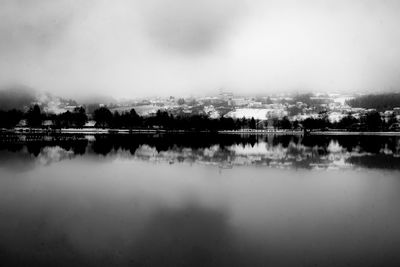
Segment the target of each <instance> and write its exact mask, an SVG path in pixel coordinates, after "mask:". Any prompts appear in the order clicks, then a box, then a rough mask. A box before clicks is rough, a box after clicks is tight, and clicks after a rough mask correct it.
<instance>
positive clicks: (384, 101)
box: [346, 93, 400, 111]
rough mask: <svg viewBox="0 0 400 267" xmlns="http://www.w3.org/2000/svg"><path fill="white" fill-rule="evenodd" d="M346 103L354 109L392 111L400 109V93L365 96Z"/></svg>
mask: <svg viewBox="0 0 400 267" xmlns="http://www.w3.org/2000/svg"><path fill="white" fill-rule="evenodd" d="M346 103H347V104H349V105H350V106H352V107H354V108H367V109H370V108H374V109H376V110H378V111H385V110H391V109H393V108H395V107H400V93H388V94H374V95H372V94H371V95H364V96H359V97H356V98H354V99H351V100H348V101H346Z"/></svg>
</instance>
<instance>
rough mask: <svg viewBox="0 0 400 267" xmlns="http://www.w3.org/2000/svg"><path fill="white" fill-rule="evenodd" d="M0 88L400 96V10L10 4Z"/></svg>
mask: <svg viewBox="0 0 400 267" xmlns="http://www.w3.org/2000/svg"><path fill="white" fill-rule="evenodd" d="M0 19H1V21H0V85H9V84H23V85H26V86H30V87H32V88H36V89H39V90H45V91H49V92H52V93H55V94H59V95H66V96H78V95H82V94H84V95H88V94H92V93H96V94H105V95H111V96H114V97H117V98H124V97H125V98H131V97H142V96H154V95H162V96H167V95H175V96H179V95H184V96H188V95H202V94H206V93H213V92H214V93H215V92H218V90H219V89H223V90H229V91H233V92H235V93H241V94H242V93H247V94H255V93H266V94H268V93H276V92H285V91H296V92H302V91H308V90H313V91H322V92H325V91H342V92H343V91H346V92H347V91H362V92H366V91H368V92H378V91H383V90H385V91H387V90H392V91H399V88H400V1H398V0H387V1H385V0H376V1H368V0H364V1H361V0H360V1H358V0H343V1H341V0H326V1H324V0H315V1H313V0H304V1H296V0H292V1H290V0H287V1H286V0H276V1H275V0H260V1H258V0H201V1H199V0H145V1H144V0H137V1H135V0H113V1H110V0H81V1H67V0H0Z"/></svg>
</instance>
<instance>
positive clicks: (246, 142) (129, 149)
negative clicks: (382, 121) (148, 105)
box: [0, 134, 400, 169]
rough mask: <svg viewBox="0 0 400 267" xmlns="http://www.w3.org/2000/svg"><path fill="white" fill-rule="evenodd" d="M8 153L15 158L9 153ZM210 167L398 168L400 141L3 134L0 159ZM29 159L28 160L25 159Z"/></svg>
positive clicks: (335, 137)
mask: <svg viewBox="0 0 400 267" xmlns="http://www.w3.org/2000/svg"><path fill="white" fill-rule="evenodd" d="M13 153H16V154H18V156H16V155H11V154H13ZM85 154H87V155H92V156H93V155H101V156H104V157H106V158H115V157H130V158H134V159H137V160H145V161H153V162H161V161H163V162H168V163H170V164H173V163H181V162H186V163H190V164H192V163H197V164H211V165H216V166H219V167H221V168H232V167H234V166H239V165H257V166H268V167H276V168H306V169H314V168H325V169H330V168H354V167H367V168H384V169H400V138H399V137H385V136H305V137H304V136H290V135H281V136H279V135H278V136H272V135H270V136H254V135H248V136H240V135H207V134H200V135H190V134H178V135H144V134H143V135H95V136H83V135H68V136H67V135H61V136H60V135H59V136H57V135H54V136H41V135H35V136H13V135H9V136H2V137H0V159H3V160H2V161H1V162H2V163H3V164H2V165H6V166H8V167H10V166H12V165H13V164H16V165H18V163H14V162H13V164H10V162H11V161H13V158H15V159H19V160H22V161H35V162H39V163H42V164H51V163H52V162H54V161H56V162H57V161H60V160H64V159H71V158H73V157H76V156H82V155H85ZM29 155H30V156H29Z"/></svg>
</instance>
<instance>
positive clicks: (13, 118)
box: [0, 109, 23, 128]
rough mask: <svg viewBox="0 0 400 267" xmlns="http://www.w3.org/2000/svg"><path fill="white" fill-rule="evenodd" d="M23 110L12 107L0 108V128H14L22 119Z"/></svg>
mask: <svg viewBox="0 0 400 267" xmlns="http://www.w3.org/2000/svg"><path fill="white" fill-rule="evenodd" d="M22 116H23V113H22V111H19V110H16V109H12V110H9V111H2V110H0V128H13V127H15V126H16V125H17V124H18V122H19V121H20V120H21V119H22Z"/></svg>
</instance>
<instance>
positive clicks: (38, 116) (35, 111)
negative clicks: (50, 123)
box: [26, 105, 42, 128]
mask: <svg viewBox="0 0 400 267" xmlns="http://www.w3.org/2000/svg"><path fill="white" fill-rule="evenodd" d="M26 120H27V124H28V126H29V127H33V128H39V127H42V112H41V111H40V107H39V105H34V106H33V107H31V108H30V109H29V110H28V112H27V113H26Z"/></svg>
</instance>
